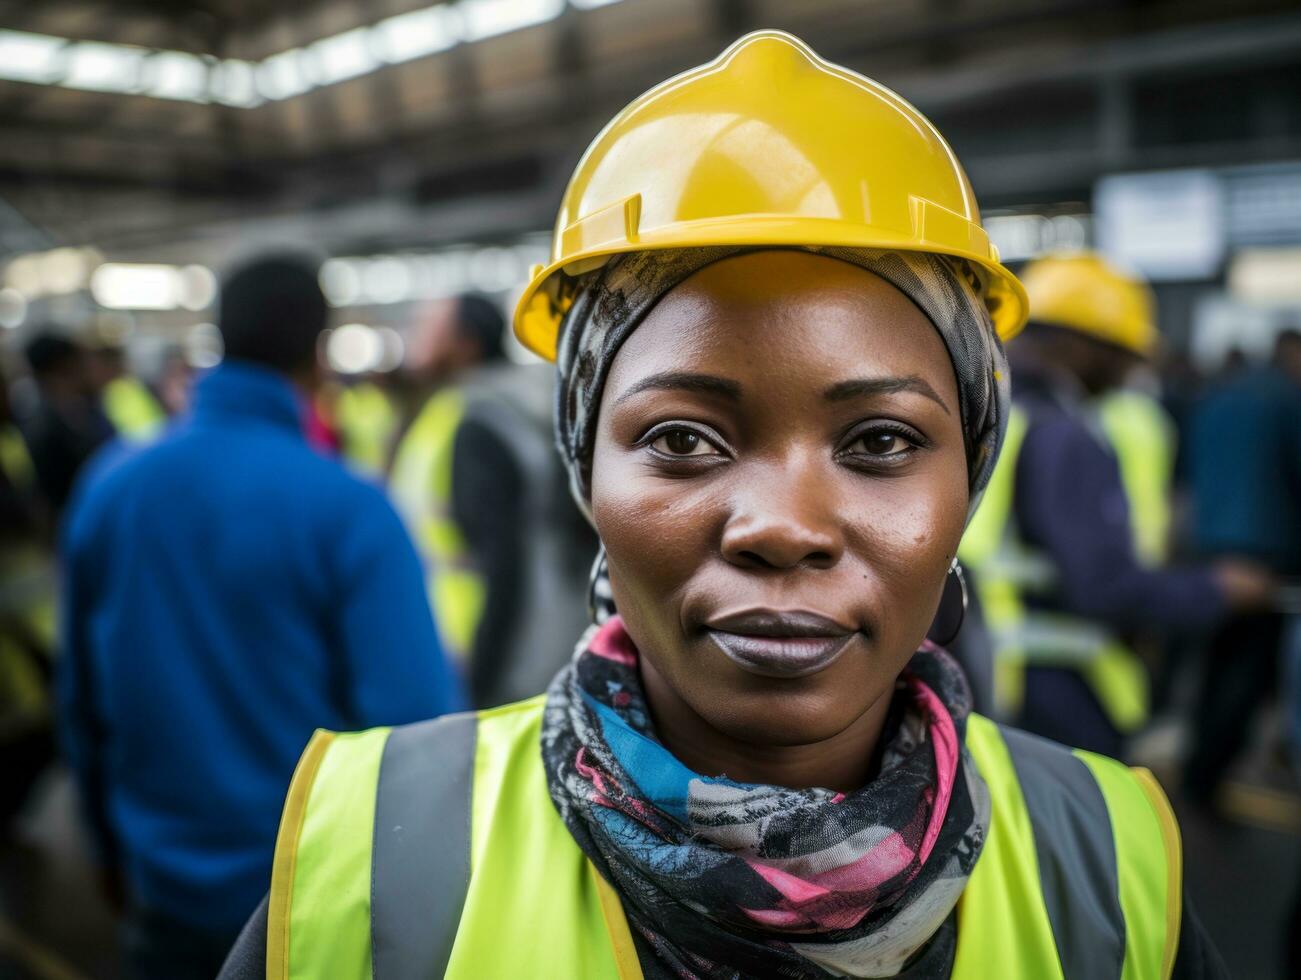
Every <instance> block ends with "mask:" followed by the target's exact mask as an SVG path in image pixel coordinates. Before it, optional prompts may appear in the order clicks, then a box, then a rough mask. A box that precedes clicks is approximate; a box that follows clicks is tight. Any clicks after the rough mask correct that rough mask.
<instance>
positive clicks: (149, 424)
mask: <svg viewBox="0 0 1301 980" xmlns="http://www.w3.org/2000/svg"><path fill="white" fill-rule="evenodd" d="M90 360H91V364H92V367H93V375H94V385H95V389H96V390H97V391H98V392H99V400H100V404H101V405H102V406H103V409H104V414H105V415H106V416H108V420H109V422H110V423H112V426H113V429H114V430H115V431H116V432H117V434H118V437H119V438H121V439H125V440H127V441H128V442H148V441H149V440H150V439H152V438H154V436H156V435H158V433H159V432H160V431H162V428H163V426H164V425H166V424H167V411H166V409H164V408H163V406H162V403H161V402H160V401H159V400H158V396H157V395H155V394H154V393H153V391H151V390H150V388H149V386H148V385H147V384H145V382H144V381H143V380H141V379H140V378H138V377H136V376H135V375H133V374H131V373H130V372H128V371H127V366H126V352H125V351H124V350H123V349H122V348H121V347H117V346H106V347H101V348H100V349H98V350H96V351H93V352H92V353H91V358H90Z"/></svg>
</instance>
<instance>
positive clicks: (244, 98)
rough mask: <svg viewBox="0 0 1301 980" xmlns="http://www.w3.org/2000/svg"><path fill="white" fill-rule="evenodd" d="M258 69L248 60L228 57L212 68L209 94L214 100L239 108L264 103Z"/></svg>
mask: <svg viewBox="0 0 1301 980" xmlns="http://www.w3.org/2000/svg"><path fill="white" fill-rule="evenodd" d="M256 75H257V70H256V68H255V66H254V65H252V64H250V63H249V62H247V61H239V60H237V59H234V58H228V59H226V60H225V61H221V62H218V63H217V64H216V65H215V66H213V69H212V75H211V84H210V87H209V92H208V94H209V96H210V97H211V98H212V100H213V101H214V102H220V103H221V104H222V105H229V106H236V107H238V108H244V109H247V108H251V107H252V106H255V105H260V104H261V103H262V97H261V96H260V95H258V90H257V77H256Z"/></svg>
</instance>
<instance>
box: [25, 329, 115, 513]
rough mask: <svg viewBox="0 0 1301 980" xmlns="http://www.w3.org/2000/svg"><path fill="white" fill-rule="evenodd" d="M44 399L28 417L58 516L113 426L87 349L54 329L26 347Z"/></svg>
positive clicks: (42, 481)
mask: <svg viewBox="0 0 1301 980" xmlns="http://www.w3.org/2000/svg"><path fill="white" fill-rule="evenodd" d="M24 354H25V355H26V358H27V363H28V366H29V367H30V368H31V371H32V376H33V377H34V378H35V380H36V386H37V392H38V399H37V403H36V407H35V410H34V411H33V412H32V414H31V415H30V417H29V418H26V419H25V420H24V422H23V434H24V436H25V437H26V439H27V445H28V448H29V449H30V451H31V455H32V462H33V463H34V464H35V466H36V477H37V481H38V483H39V485H40V488H41V492H42V493H43V494H44V495H45V498H46V500H47V501H48V502H49V504H50V506H51V507H52V508H53V510H54V512H55V514H56V515H57V514H58V513H59V512H60V511H62V509H63V506H64V504H65V503H67V500H68V496H69V494H71V492H72V485H73V482H74V481H75V480H76V477H77V473H78V472H79V471H80V470H81V467H82V465H83V464H84V463H85V462H86V460H88V459H89V458H90V457H91V455H92V454H93V453H94V452H95V450H96V449H98V448H99V446H100V445H102V444H103V443H104V442H106V441H107V440H109V439H111V438H112V437H113V427H112V425H111V424H109V421H108V419H107V417H106V416H105V415H104V412H103V410H102V409H101V408H100V406H99V403H98V393H97V392H96V390H95V386H94V379H93V376H92V371H91V367H90V364H89V362H88V358H87V354H86V351H85V350H83V349H82V348H81V347H80V346H79V345H78V344H76V343H74V342H73V341H71V340H69V339H67V338H66V337H62V336H59V335H58V334H56V333H54V332H52V331H51V330H50V329H48V328H47V329H45V330H42V331H41V332H39V333H38V334H37V335H36V336H35V337H34V338H33V339H32V340H31V341H30V342H29V343H28V344H27V347H26V349H25V350H24Z"/></svg>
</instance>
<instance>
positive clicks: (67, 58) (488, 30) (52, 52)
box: [0, 0, 619, 108]
mask: <svg viewBox="0 0 1301 980" xmlns="http://www.w3.org/2000/svg"><path fill="white" fill-rule="evenodd" d="M617 2H619V0H568V3H569V4H570V5H571V6H573V7H575V8H577V9H580V10H591V9H593V8H595V7H604V6H608V5H610V4H612V3H617ZM565 5H566V0H459V2H446V3H438V4H433V5H431V6H428V7H423V8H420V9H418V10H413V11H410V12H408V13H405V14H399V15H397V16H395V17H387V18H385V19H384V20H381V21H379V22H378V23H376V24H373V25H371V26H369V27H358V28H354V29H353V30H350V31H345V32H344V33H342V34H336V35H334V36H333V37H327V38H323V39H321V40H319V41H316V42H314V43H313V44H311V45H310V46H309V47H308V48H307V50H303V49H301V48H290V49H289V50H288V51H281V52H279V53H278V54H273V55H271V56H270V57H268V58H265V59H264V60H263V61H261V62H259V63H257V64H253V63H250V62H246V61H239V60H236V59H226V60H223V61H217V62H215V63H214V62H213V59H211V58H208V57H204V58H200V57H197V56H195V55H192V54H187V53H185V52H183V51H152V52H151V51H149V50H148V49H145V48H140V47H136V46H134V45H130V44H108V43H103V42H99V41H79V42H72V41H70V40H69V39H68V38H62V37H52V36H50V35H46V34H32V33H29V32H26V31H9V30H0V79H10V80H13V81H19V82H33V83H36V84H38V85H54V84H57V85H62V86H64V87H67V88H77V89H88V90H91V91H97V92H123V93H126V92H135V93H140V94H143V95H149V96H152V97H154V98H158V99H176V100H181V101H187V102H203V101H206V100H211V101H213V102H218V103H220V104H222V105H228V106H235V107H239V108H252V107H253V106H256V105H260V104H261V102H262V100H263V99H271V100H278V99H288V98H292V97H293V96H295V95H301V94H303V93H304V92H307V91H310V90H311V89H312V88H314V87H316V86H320V85H332V84H335V83H336V82H341V81H344V80H345V79H349V78H356V77H357V76H359V75H364V74H366V73H367V72H371V71H374V70H375V69H376V68H378V67H380V65H381V64H382V63H384V62H387V63H389V64H397V63H400V62H403V61H410V60H412V59H413V58H420V57H423V56H425V55H430V54H435V53H437V52H439V51H445V50H447V49H448V48H450V47H452V46H453V45H455V44H457V43H459V42H461V41H481V40H484V39H485V38H490V37H496V36H497V35H499V34H506V33H509V32H510V31H515V30H519V29H521V28H524V27H531V26H533V25H535V24H541V23H543V22H544V21H548V20H552V19H554V18H556V17H559V16H560V14H561V13H563V12H564V9H565ZM209 66H211V71H209Z"/></svg>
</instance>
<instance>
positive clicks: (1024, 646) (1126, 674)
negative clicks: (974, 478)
mask: <svg viewBox="0 0 1301 980" xmlns="http://www.w3.org/2000/svg"><path fill="white" fill-rule="evenodd" d="M1028 431H1029V420H1028V418H1027V417H1026V413H1025V412H1024V411H1023V410H1022V409H1020V408H1018V407H1016V406H1013V408H1012V412H1011V414H1010V415H1009V417H1008V429H1007V435H1006V436H1005V437H1004V441H1003V449H1002V453H1001V454H1000V456H999V459H998V463H997V465H996V466H995V467H994V472H993V474H992V475H991V477H990V482H989V486H988V487H987V488H986V490H985V495H984V498H983V499H982V500H981V503H980V507H979V509H978V510H977V511H976V514H975V516H974V517H973V518H972V521H971V524H970V525H969V526H968V528H967V531H966V533H965V534H964V535H963V538H962V542H961V544H960V545H959V547H958V557H959V558H960V559H962V562H963V563H964V564H965V565H967V566H968V567H969V568H971V570H972V572H973V573H974V577H975V582H976V587H977V589H978V590H979V593H980V600H981V605H982V608H983V611H984V614H985V622H986V625H987V626H988V628H989V632H990V636H991V637H992V639H993V641H994V694H995V701H996V703H997V705H998V707H999V710H1000V711H1002V712H1004V713H1005V714H1006V715H1008V716H1014V715H1015V714H1017V713H1018V712H1019V711H1020V708H1021V704H1022V700H1023V696H1024V688H1025V676H1024V675H1025V667H1026V665H1027V664H1034V663H1039V664H1044V665H1050V666H1057V667H1073V668H1075V669H1076V670H1078V671H1079V672H1080V674H1081V675H1082V676H1083V677H1084V679H1085V681H1086V682H1087V683H1088V685H1089V688H1090V689H1091V690H1092V691H1093V693H1094V695H1095V696H1096V697H1097V699H1098V703H1099V704H1100V705H1101V706H1102V709H1103V711H1104V712H1105V713H1106V715H1107V718H1108V719H1109V720H1110V722H1111V724H1112V725H1113V726H1115V728H1116V730H1117V731H1120V732H1132V731H1134V730H1135V729H1137V728H1138V727H1139V726H1141V725H1142V724H1143V722H1144V721H1146V720H1147V706H1148V680H1147V671H1146V669H1145V668H1144V667H1143V664H1142V662H1141V661H1139V660H1138V658H1137V657H1136V656H1135V655H1134V653H1133V652H1132V651H1131V650H1130V649H1129V648H1128V647H1127V646H1126V645H1125V644H1124V643H1122V642H1120V640H1119V639H1117V637H1116V636H1115V635H1114V634H1113V633H1112V632H1111V631H1110V630H1108V629H1106V628H1105V627H1103V626H1101V625H1099V624H1097V623H1095V622H1092V621H1090V620H1087V619H1083V618H1081V617H1078V616H1073V615H1070V614H1068V613H1061V612H1049V611H1046V610H1038V609H1030V608H1027V606H1026V604H1025V599H1024V596H1025V595H1026V594H1027V593H1034V592H1040V593H1042V592H1044V591H1046V590H1048V589H1051V588H1052V586H1053V584H1054V582H1055V579H1056V568H1055V566H1054V564H1053V562H1052V560H1051V559H1050V558H1049V557H1048V556H1047V555H1045V554H1043V553H1042V552H1040V551H1038V550H1037V549H1032V548H1030V547H1028V546H1027V545H1026V544H1025V543H1024V542H1023V541H1021V540H1020V538H1019V536H1018V535H1017V533H1016V518H1015V513H1014V509H1013V508H1014V501H1015V491H1016V468H1017V463H1018V461H1019V460H1020V453H1021V449H1022V447H1023V446H1024V444H1025V437H1026V434H1027V432H1028Z"/></svg>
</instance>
